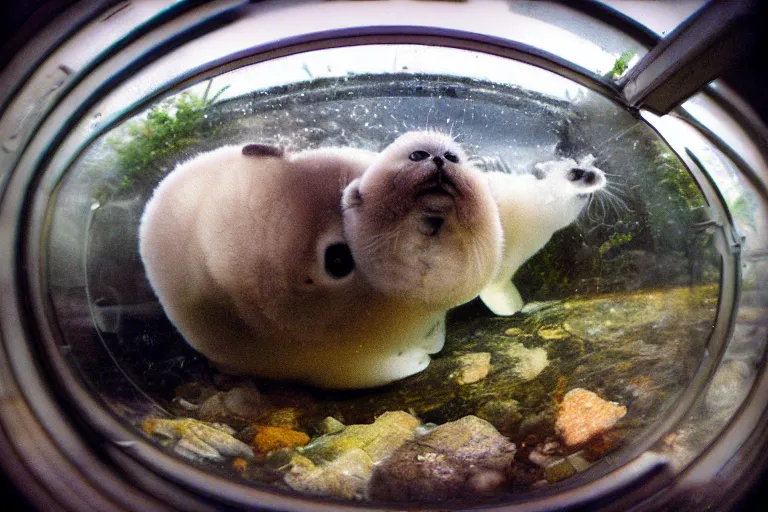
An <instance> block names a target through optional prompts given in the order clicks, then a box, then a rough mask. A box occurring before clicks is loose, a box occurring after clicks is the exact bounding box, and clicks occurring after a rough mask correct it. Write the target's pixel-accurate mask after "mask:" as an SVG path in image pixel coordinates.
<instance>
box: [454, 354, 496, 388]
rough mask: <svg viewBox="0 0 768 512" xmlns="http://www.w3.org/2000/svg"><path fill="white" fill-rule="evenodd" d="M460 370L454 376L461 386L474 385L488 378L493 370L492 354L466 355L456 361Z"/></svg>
mask: <svg viewBox="0 0 768 512" xmlns="http://www.w3.org/2000/svg"><path fill="white" fill-rule="evenodd" d="M456 361H457V362H458V364H459V369H458V370H457V371H456V372H454V374H453V375H452V377H453V378H455V379H456V382H457V383H458V384H459V385H460V386H464V385H466V384H473V383H475V382H478V381H481V380H483V379H484V378H486V377H487V376H488V372H489V371H490V370H491V354H490V352H476V353H472V354H464V355H463V356H460V357H458V358H457V359H456Z"/></svg>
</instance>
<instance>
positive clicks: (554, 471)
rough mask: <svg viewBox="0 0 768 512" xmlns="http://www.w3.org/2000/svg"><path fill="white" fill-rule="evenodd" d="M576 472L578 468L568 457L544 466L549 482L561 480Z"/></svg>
mask: <svg viewBox="0 0 768 512" xmlns="http://www.w3.org/2000/svg"><path fill="white" fill-rule="evenodd" d="M574 474H576V469H575V468H574V467H573V466H572V465H571V463H570V462H569V461H568V460H567V459H559V460H557V461H555V462H553V463H551V464H549V465H548V466H547V467H545V468H544V476H545V477H546V478H547V481H549V482H559V481H560V480H565V479H566V478H568V477H569V476H573V475H574Z"/></svg>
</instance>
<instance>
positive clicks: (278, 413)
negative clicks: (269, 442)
mask: <svg viewBox="0 0 768 512" xmlns="http://www.w3.org/2000/svg"><path fill="white" fill-rule="evenodd" d="M300 420H301V411H300V410H299V409H298V408H296V407H283V408H281V409H277V410H275V411H272V412H271V413H269V415H268V416H267V417H266V418H262V419H261V420H260V422H261V423H264V424H265V425H271V426H273V427H283V428H290V429H292V430H298V429H299V427H300Z"/></svg>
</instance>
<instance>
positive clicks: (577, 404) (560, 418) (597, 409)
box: [555, 388, 627, 447]
mask: <svg viewBox="0 0 768 512" xmlns="http://www.w3.org/2000/svg"><path fill="white" fill-rule="evenodd" d="M625 414H627V408H626V407H624V406H623V405H619V404H616V403H614V402H609V401H607V400H603V399H602V398H600V397H599V396H597V395H596V394H595V393H593V392H592V391H588V390H586V389H582V388H575V389H572V390H570V391H569V392H568V393H566V394H565V396H564V397H563V402H562V403H561V404H560V408H559V410H558V412H557V419H556V421H555V431H556V432H557V433H558V435H559V436H560V437H561V439H562V440H563V442H564V443H565V444H566V445H567V446H571V447H572V446H579V445H583V444H585V443H586V442H587V441H589V440H590V439H592V438H594V437H595V436H598V435H600V434H603V433H605V432H607V431H609V430H610V429H611V428H613V426H614V425H615V424H616V422H617V421H619V419H621V418H623V417H624V415H625Z"/></svg>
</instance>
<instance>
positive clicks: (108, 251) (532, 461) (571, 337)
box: [45, 44, 766, 503]
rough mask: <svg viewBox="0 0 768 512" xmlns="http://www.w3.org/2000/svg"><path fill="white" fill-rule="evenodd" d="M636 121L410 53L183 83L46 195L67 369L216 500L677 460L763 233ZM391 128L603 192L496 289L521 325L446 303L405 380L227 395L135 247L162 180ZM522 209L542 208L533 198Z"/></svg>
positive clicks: (747, 354) (756, 214)
mask: <svg viewBox="0 0 768 512" xmlns="http://www.w3.org/2000/svg"><path fill="white" fill-rule="evenodd" d="M648 121H650V123H649V122H647V120H646V119H643V118H640V117H636V116H635V115H633V114H632V113H630V112H629V111H627V110H625V109H623V108H622V107H620V106H619V105H617V104H615V103H613V102H612V101H610V100H609V99H607V98H606V97H604V96H601V95H600V94H598V93H596V92H594V91H591V90H589V89H587V88H585V87H584V86H581V85H579V84H577V83H575V82H572V81H570V80H568V79H565V78H563V77H560V76H558V75H556V74H554V73H551V72H548V71H544V70H542V69H540V68H536V67H533V66H530V65H527V64H523V63H519V62H515V61H512V60H509V59H504V58H501V57H496V56H492V55H487V54H483V53H478V52H472V51H467V50H459V49H451V48H440V47H432V46H420V45H406V44H403V45H366V46H359V47H347V48H335V49H326V50H317V51H312V52H306V53H301V54H297V55H293V56H286V57H280V58H276V59H273V60H268V61H265V62H261V63H257V64H253V65H250V66H246V67H243V68H240V69H236V70H234V71H230V72H227V73H224V74H221V75H218V76H215V77H213V78H209V79H206V80H204V81H201V82H200V83H197V84H194V85H192V86H190V87H188V88H187V89H185V90H182V91H179V92H177V93H174V94H172V95H170V96H167V97H165V98H163V99H162V100H161V101H158V102H156V103H155V104H154V105H152V106H150V107H149V108H147V109H146V110H144V111H141V112H138V113H136V114H135V115H133V117H131V118H130V119H127V120H126V121H125V122H123V123H122V124H121V125H119V126H118V127H116V128H115V129H113V130H110V131H108V132H107V133H105V134H104V135H102V136H101V137H99V138H98V139H97V140H95V141H94V142H93V143H92V144H90V145H89V146H88V147H87V148H85V150H84V151H83V152H82V153H81V155H80V156H79V158H78V159H77V160H76V161H75V162H74V163H73V164H72V165H71V166H70V167H69V168H68V169H66V171H65V172H64V173H63V174H62V175H61V176H60V181H59V183H58V186H57V188H56V193H55V196H54V197H53V198H52V200H51V202H50V210H49V214H48V218H49V219H50V224H49V227H48V230H47V242H46V257H47V266H46V267H45V268H46V275H45V280H46V283H47V287H48V292H49V294H50V298H51V302H52V313H53V316H54V317H55V321H56V323H57V324H58V326H59V329H60V332H61V337H62V345H64V346H66V347H67V352H66V357H67V360H68V361H69V363H70V364H71V366H72V368H73V370H74V371H75V372H77V374H78V375H79V376H80V378H81V379H82V381H83V382H85V383H86V385H87V386H88V387H89V389H90V390H91V391H92V392H93V393H94V394H95V395H97V396H98V397H99V398H100V400H101V401H102V402H103V403H104V404H105V405H106V406H107V407H108V408H109V409H110V410H111V411H112V412H113V413H114V414H115V415H117V416H118V417H120V418H121V419H122V420H124V421H125V422H128V423H129V424H131V425H133V426H135V428H136V429H137V431H139V432H141V433H142V435H144V436H145V437H146V439H149V440H152V441H153V442H157V443H159V444H160V445H162V446H164V447H166V448H167V449H168V450H169V451H171V452H172V453H174V454H176V455H178V456H179V457H181V458H182V459H184V460H187V461H190V462H192V463H195V464H199V465H202V467H204V468H206V469H207V470H210V471H211V472H214V473H216V474H224V475H227V476H228V477H231V478H233V479H235V480H236V481H238V482H242V483H248V484H253V485H256V486H257V487H262V488H268V489H282V490H290V491H295V492H299V493H302V494H306V495H311V496H324V497H332V498H340V499H345V500H363V501H369V500H372V501H385V502H391V501H414V500H417V501H419V502H422V503H423V502H440V501H446V500H454V499H461V500H466V501H468V502H471V503H481V502H488V500H496V499H498V498H499V497H502V498H506V499H510V497H512V498H513V499H514V497H515V496H522V495H526V496H527V495H529V493H539V494H541V493H549V492H553V489H554V490H557V489H559V488H561V487H559V486H563V485H570V484H569V482H570V483H571V484H574V482H585V481H588V480H589V479H591V478H595V477H597V476H599V475H601V474H604V473H605V472H607V471H609V470H610V469H611V468H612V467H616V465H618V464H621V463H626V462H629V461H630V460H632V458H633V457H635V456H636V455H637V454H639V453H641V452H642V451H644V450H647V449H648V448H650V447H651V446H653V445H654V444H655V443H662V444H663V446H662V448H661V449H660V451H664V450H667V451H669V450H672V451H675V450H677V451H682V450H685V449H686V447H687V446H688V444H690V443H695V442H696V440H695V439H692V438H691V436H688V437H687V438H686V437H685V436H684V435H681V436H678V437H675V438H672V437H670V436H671V434H669V431H668V429H669V428H670V426H671V425H673V424H674V422H675V421H677V420H678V419H679V415H680V414H681V413H680V412H678V410H679V409H680V408H679V406H680V404H687V403H690V402H691V400H692V399H693V396H694V395H695V394H696V393H698V392H700V391H701V389H702V388H703V386H704V385H705V380H706V378H707V377H708V376H710V375H711V373H712V372H713V371H714V370H713V364H714V362H716V361H717V360H718V358H719V356H720V351H721V350H722V348H723V346H724V342H725V339H726V337H727V336H728V329H729V321H730V314H731V311H732V308H733V306H734V302H735V296H736V293H737V288H738V281H739V275H738V273H739V264H738V249H739V247H740V246H741V245H740V244H741V243H742V241H741V238H740V236H741V234H744V235H747V233H749V235H748V236H747V240H750V242H748V243H753V242H752V241H751V240H756V239H755V238H753V237H755V236H756V234H757V233H765V232H766V231H765V224H764V223H765V212H764V211H763V210H761V209H760V208H761V206H760V205H759V204H758V202H757V197H758V196H757V195H756V193H755V192H752V191H751V190H750V189H749V188H747V187H746V184H745V183H743V182H742V181H740V179H739V178H738V172H737V171H736V170H735V168H734V164H733V163H732V162H731V161H730V160H729V158H728V157H727V156H726V155H723V154H722V153H720V152H718V150H716V149H714V148H711V147H710V146H709V145H708V144H707V143H706V141H703V142H702V144H703V145H704V146H703V147H704V149H702V150H701V151H699V150H698V149H697V150H696V156H695V158H696V160H695V162H698V163H699V164H700V165H701V168H697V167H696V166H695V163H693V161H692V160H691V159H692V158H694V157H691V156H690V155H688V154H687V153H685V147H688V146H689V145H690V144H693V142H691V141H694V140H698V141H701V139H695V135H694V134H691V133H689V132H686V131H685V130H684V129H682V128H680V127H675V126H661V125H662V124H664V123H663V122H662V121H660V120H658V119H649V120H648ZM94 122H96V123H98V122H99V121H98V119H96V120H94ZM670 122H671V121H670ZM672 124H674V122H672ZM656 129H658V130H660V131H661V132H662V133H663V134H664V135H665V136H667V138H668V139H669V140H670V142H672V141H673V139H674V142H673V146H676V147H674V150H675V151H673V148H671V147H670V145H669V144H668V143H667V142H666V141H665V139H663V138H662V137H660V136H659V134H658V133H657V132H656V131H655V130H656ZM412 130H435V131H441V132H444V133H446V134H448V135H450V136H451V137H453V138H454V139H455V140H456V142H458V143H459V144H460V145H461V146H462V147H463V148H464V150H465V151H466V152H467V154H468V155H470V156H471V161H472V162H473V164H474V165H475V166H476V167H477V168H478V169H479V170H481V171H482V172H483V173H484V174H483V176H485V177H487V176H491V175H497V174H498V173H503V174H509V175H513V176H524V175H531V176H535V175H537V174H538V173H539V172H540V171H537V169H539V168H541V166H537V164H542V163H546V162H552V161H558V162H564V161H566V160H567V159H573V161H574V163H573V166H572V167H574V169H578V167H579V165H581V166H582V167H583V166H584V165H586V164H584V163H583V162H585V158H587V157H589V158H590V159H592V158H593V159H594V160H593V161H592V164H591V165H593V166H594V167H595V168H597V169H598V170H599V171H602V173H604V177H605V180H606V185H605V186H604V188H602V189H601V190H599V191H597V192H595V193H594V194H592V195H591V197H590V198H589V199H588V200H585V204H584V206H583V208H582V210H581V212H580V214H579V215H578V217H577V218H576V219H575V221H573V222H570V223H566V224H567V225H566V227H564V228H563V229H560V230H558V231H556V232H555V233H554V234H553V236H552V238H551V240H549V242H548V243H547V244H546V245H545V246H544V247H543V248H542V249H541V250H540V251H538V252H537V253H536V254H535V255H534V256H533V257H531V258H530V259H529V260H528V261H527V262H526V263H525V264H524V265H523V266H522V267H521V268H520V269H519V271H517V272H516V273H515V274H514V277H513V282H514V283H515V285H516V286H517V289H518V290H519V292H520V294H521V296H522V298H523V300H524V302H525V306H524V307H523V308H522V310H521V311H519V312H518V313H516V314H514V315H512V316H497V315H495V314H493V313H492V312H491V311H490V310H489V309H488V308H487V307H486V306H485V305H484V304H483V302H482V301H481V300H479V299H474V300H472V301H470V302H468V303H466V304H464V305H461V306H459V307H456V308H454V309H451V310H450V311H449V313H448V318H447V330H446V343H445V347H444V348H443V349H442V351H440V352H439V353H437V354H434V355H433V356H432V362H431V364H430V365H429V366H428V367H427V368H426V369H425V370H424V371H422V372H420V373H417V374H416V375H413V376H411V377H408V378H406V379H404V380H401V381H398V382H395V383H393V384H391V385H388V386H384V387H377V388H374V389H367V390H356V391H328V390H322V389H319V388H315V387H311V386H304V385H301V384H295V383H285V382H278V381H274V380H263V379H250V378H245V377H233V376H230V375H226V374H224V373H221V372H219V371H218V370H216V369H215V368H214V367H212V366H211V365H209V364H208V361H207V360H206V358H205V357H203V356H202V355H200V354H198V353H196V352H195V351H194V350H193V349H192V348H190V347H189V346H188V345H187V343H186V342H185V341H184V339H183V338H182V337H181V335H180V334H179V333H178V332H177V331H176V329H175V328H174V327H173V325H172V324H171V323H170V322H169V320H168V319H167V317H166V315H165V314H164V311H163V307H162V305H161V304H160V303H159V301H158V299H157V298H156V296H155V294H154V293H153V290H152V287H151V285H150V284H149V282H148V280H147V278H146V276H145V271H144V268H143V265H142V261H141V258H140V257H139V252H138V231H139V222H140V219H141V215H142V212H143V210H144V207H145V205H146V203H147V201H148V200H149V198H150V197H151V194H152V191H153V189H154V188H155V187H156V186H157V184H158V183H159V182H160V181H161V180H162V179H163V178H164V177H165V176H166V175H168V173H170V172H171V171H172V170H173V169H174V168H175V167H176V166H177V165H178V164H179V163H180V162H185V161H187V160H189V159H191V158H193V157H195V156H196V155H198V154H199V153H201V152H204V151H209V150H212V149H214V148H217V147H219V146H222V145H225V144H236V145H246V144H252V143H264V144H272V145H277V146H280V147H282V148H284V149H285V150H286V151H288V152H291V153H295V152H298V151H301V150H305V149H314V148H321V147H353V148H361V149H365V150H370V151H374V152H378V151H381V150H382V149H384V148H385V147H386V146H387V145H388V144H389V143H391V142H392V141H393V140H394V139H395V138H396V137H397V136H398V135H401V134H403V133H405V132H408V131H412ZM670 134H672V135H673V136H672V137H670ZM681 141H682V142H681ZM681 144H682V146H681ZM681 148H682V149H681ZM676 151H677V152H676ZM678 155H683V156H684V159H683V160H681V158H680V157H679V156H678ZM222 172H226V169H224V170H222ZM582 172H583V171H582ZM492 183H493V182H492ZM520 183H523V181H521V182H520ZM526 183H527V182H526ZM568 184H569V183H568V182H567V180H564V181H563V182H562V183H559V184H558V183H554V182H553V184H552V185H551V186H552V187H565V186H567V185H568ZM492 186H493V185H492ZM521 186H523V185H521ZM723 201H724V203H723ZM726 205H727V208H728V209H729V211H730V212H731V213H730V214H729V213H727V212H728V210H726V209H725V207H726ZM537 207H538V208H540V211H539V212H538V213H537V215H542V216H543V215H550V214H551V213H549V212H548V211H547V210H548V208H552V205H551V204H550V203H549V202H547V200H546V198H545V197H543V196H542V198H541V204H540V205H537ZM731 214H732V215H733V217H734V222H735V228H734V226H731V224H730V222H731V219H730V217H729V215H731ZM513 222H525V219H522V218H521V219H520V220H519V221H518V220H514V221H513ZM734 229H735V230H738V231H735V230H734ZM758 238H759V237H758ZM507 243H515V241H510V240H507ZM756 243H757V244H758V247H759V248H758V249H757V251H758V252H759V251H760V250H764V249H760V248H763V247H764V245H761V244H764V241H763V240H757V242H756ZM759 264H760V263H759V262H754V263H749V262H745V265H747V267H749V266H750V265H756V266H759ZM747 267H744V268H745V275H746V277H747V279H746V280H745V289H752V287H756V289H758V290H765V283H762V284H761V283H758V282H756V281H755V280H760V279H764V276H765V272H762V274H761V273H760V272H759V270H758V269H756V268H754V269H752V268H747ZM760 276H762V277H760ZM759 293H763V292H759ZM756 328H757V329H759V328H758V327H756ZM755 339H756V340H757V342H759V343H763V342H764V340H765V335H764V333H763V334H759V333H758V335H757V336H756V338H755ZM729 350H731V351H732V350H736V349H729ZM738 350H739V351H740V352H739V354H740V355H739V356H738V357H734V358H732V359H728V360H727V362H724V363H723V365H724V366H721V369H720V370H719V371H718V373H717V374H716V376H715V381H714V382H715V383H714V384H713V388H712V390H711V391H710V395H711V396H712V397H713V398H711V399H710V398H708V402H707V407H709V409H707V410H708V411H710V412H712V411H714V414H712V415H711V417H709V420H708V421H712V422H713V424H712V427H711V428H710V429H708V431H711V432H716V431H717V430H718V429H720V428H722V426H723V425H724V423H725V422H726V421H727V419H728V418H729V417H730V416H729V415H730V414H731V413H732V411H733V408H734V407H735V406H737V405H738V403H739V400H740V399H741V398H742V397H743V393H744V391H743V390H745V389H747V387H746V384H742V382H745V383H748V382H749V379H750V378H751V376H752V375H754V373H753V372H754V369H755V364H756V361H757V360H758V359H759V358H760V357H761V353H762V352H761V351H762V345H760V346H755V345H754V344H749V343H748V344H746V345H744V346H743V347H741V348H740V349H738ZM724 368H725V369H724ZM710 395H708V397H709V396H710ZM363 425H365V426H363ZM678 438H679V439H680V440H681V441H680V442H679V443H678V441H677V439H678ZM382 439H386V441H382ZM471 439H474V441H470V440H471ZM477 439H482V441H477ZM686 443H688V444H686ZM608 455H610V458H609V460H606V456H608ZM686 460H688V459H686Z"/></svg>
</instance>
